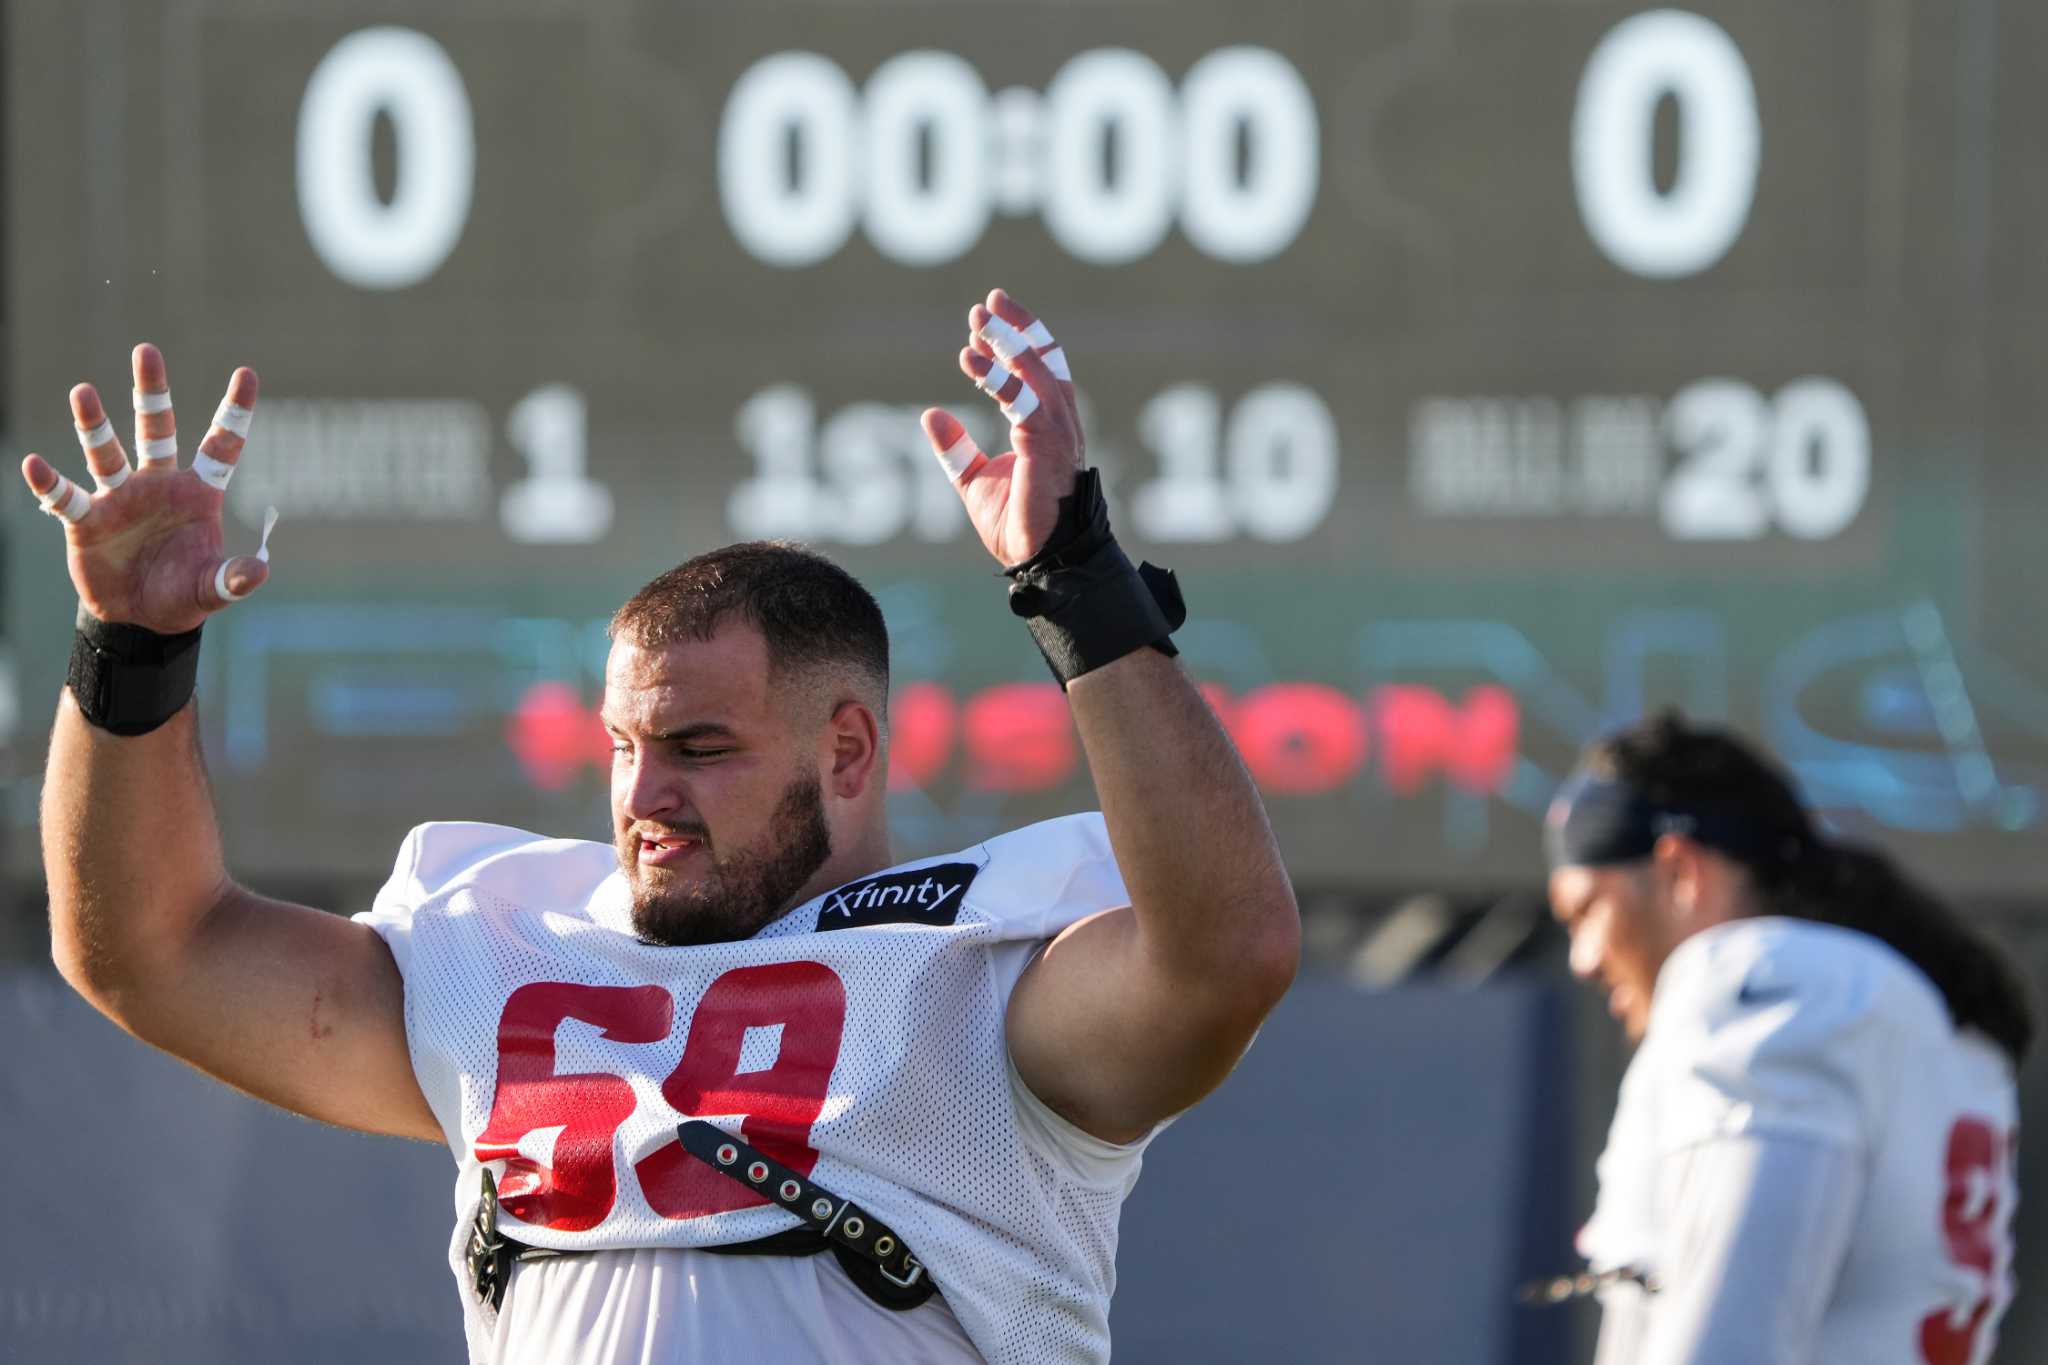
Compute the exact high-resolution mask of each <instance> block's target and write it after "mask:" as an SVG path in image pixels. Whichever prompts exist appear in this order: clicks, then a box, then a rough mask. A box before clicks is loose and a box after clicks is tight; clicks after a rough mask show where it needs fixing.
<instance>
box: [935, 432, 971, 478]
mask: <svg viewBox="0 0 2048 1365" xmlns="http://www.w3.org/2000/svg"><path fill="white" fill-rule="evenodd" d="M979 454H981V452H980V451H979V450H976V449H975V448H974V438H973V437H972V436H968V435H965V434H962V436H961V437H960V439H959V440H957V441H955V442H953V444H951V445H949V446H947V447H946V448H945V449H944V450H942V451H940V452H939V464H940V466H941V467H943V468H944V469H945V471H946V477H947V478H949V479H951V480H952V481H953V482H954V483H958V482H960V476H961V475H962V474H965V473H966V472H967V469H968V466H970V465H972V464H973V463H974V459H975V457H976V456H977V455H979Z"/></svg>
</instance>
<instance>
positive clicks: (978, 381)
mask: <svg viewBox="0 0 2048 1365" xmlns="http://www.w3.org/2000/svg"><path fill="white" fill-rule="evenodd" d="M975 358H976V359H977V360H979V359H980V357H979V356H977V357H975ZM983 363H984V364H986V363H987V362H985V361H984V362H983ZM1013 381H1014V382H1016V383H1018V384H1022V383H1023V382H1024V381H1023V380H1021V379H1018V378H1017V376H1016V375H1014V374H1011V373H1010V372H1009V371H1008V370H1006V369H1003V368H1002V367H1001V366H999V365H989V367H988V372H987V373H986V374H982V375H976V376H974V387H975V388H977V389H980V390H981V391H982V392H983V393H985V394H987V395H988V396H989V397H991V398H993V399H995V400H996V401H997V402H998V403H1000V402H1002V401H1003V390H1004V389H1007V388H1009V387H1010V385H1011V383H1012V382H1013Z"/></svg>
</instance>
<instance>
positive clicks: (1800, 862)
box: [1584, 711, 2034, 1066]
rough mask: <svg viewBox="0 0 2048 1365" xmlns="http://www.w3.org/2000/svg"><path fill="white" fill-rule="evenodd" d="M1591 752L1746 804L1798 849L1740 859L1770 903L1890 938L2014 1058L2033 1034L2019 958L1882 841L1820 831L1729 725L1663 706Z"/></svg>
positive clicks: (1692, 797)
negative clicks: (1879, 845) (1695, 719)
mask: <svg viewBox="0 0 2048 1365" xmlns="http://www.w3.org/2000/svg"><path fill="white" fill-rule="evenodd" d="M1584 762H1585V763H1586V765H1587V766H1589V767H1591V768H1592V769H1593V770H1594V771H1596V772H1598V773H1600V775H1602V776H1605V777H1612V778H1614V779H1616V780H1619V781H1621V782H1625V783H1627V784H1628V785H1629V786H1631V787H1634V788H1636V789H1637V790H1638V791H1640V792H1642V793H1643V794H1644V795H1645V796H1647V797H1649V798H1650V799H1651V800H1652V801H1657V802H1660V803H1671V804H1688V803H1691V804H1712V805H1716V806H1722V807H1725V808H1728V809H1739V810H1741V811H1743V812H1744V815H1745V817H1746V818H1752V819H1755V820H1756V821H1757V822H1758V823H1759V824H1760V825H1761V826H1762V827H1763V830H1762V832H1764V833H1767V834H1772V835H1782V836H1784V838H1783V840H1782V841H1776V840H1762V841H1759V846H1760V847H1780V846H1783V847H1796V848H1797V849H1798V850H1799V851H1798V854H1797V856H1793V857H1789V858H1771V859H1768V860H1756V861H1749V860H1742V861H1744V865H1745V866H1746V867H1747V868H1748V869H1749V871H1750V873H1751V876H1752V878H1753V879H1754V882H1755V885H1756V889H1757V895H1758V899H1759V901H1760V902H1761V904H1762V908H1763V912H1764V913H1765V914H1773V915H1790V916H1794V917H1796V918H1799V919H1807V920H1814V921H1816V922H1819V923H1823V924H1833V925H1838V926H1840V927H1842V928H1845V929H1854V930H1857V931H1858V932H1860V933H1864V934H1868V935H1869V936H1870V937H1872V938H1875V939H1878V940H1879V941H1881V942H1883V943H1885V944H1886V945H1888V946H1889V947H1890V948H1891V949H1892V950H1893V951H1895V952H1897V953H1898V954H1899V955H1900V956H1902V957H1904V958H1906V959H1907V960H1908V961H1910V962H1912V963H1913V965H1914V966H1916V967H1918V968H1919V969H1920V970H1921V971H1922V972H1923V973H1925V974H1926V976H1927V977H1928V979H1929V980H1931V981H1932V982H1933V983H1934V985H1935V987H1936V988H1937V989H1939V990H1940V992H1941V994H1942V995H1943V997H1944V998H1945V999H1946V1000H1947V1001H1948V1009H1949V1014H1950V1016H1951V1017H1952V1018H1953V1019H1954V1020H1955V1022H1956V1024H1957V1026H1958V1027H1962V1026H1969V1027H1973V1028H1976V1029H1978V1030H1980V1031H1982V1032H1983V1033H1984V1034H1985V1035H1987V1036H1988V1037H1990V1038H1991V1039H1992V1041H1994V1042H1996V1043H1997V1044H1998V1045H1999V1046H2000V1047H2001V1048H2003V1049H2004V1050H2005V1052H2006V1054H2007V1055H2008V1056H2010V1057H2011V1058H2012V1060H2013V1064H2014V1065H2015V1066H2017V1065H2018V1064H2019V1063H2020V1061H2021V1060H2022V1059H2024V1057H2025V1056H2026V1052H2027V1048H2028V1046H2029V1044H2030V1043H2031V1042H2032V1040H2033V1033H2034V1015H2033V1002H2032V1000H2031V998H2030V993H2029V991H2028V988H2027V983H2026V978H2025V976H2024V975H2023V974H2022V973H2021V972H2020V969H2019V967H2018V966H2017V965H2016V964H2015V963H2014V961H2013V959H2012V958H2011V956H2010V955H2009V954H2007V953H2006V952H2005V951H2004V950H2003V949H2001V948H2000V947H1999V946H1998V945H1997V944H1996V943H1994V942H1993V941H1992V940H1991V939H1990V938H1989V937H1987V936H1986V935H1984V934H1983V933H1982V932H1980V931H1979V930H1978V929H1977V928H1976V927H1975V926H1973V925H1972V924H1970V923H1969V922H1968V921H1966V920H1965V919H1964V918H1963V916H1962V915H1961V914H1960V913H1959V912H1958V911H1956V910H1955V909H1954V908H1953V907H1951V906H1950V905H1948V904H1947V903H1946V902H1944V901H1943V900H1942V899H1941V898H1940V897H1938V896H1936V895H1935V894H1934V893H1933V892H1931V891H1929V890H1927V889H1926V888H1925V887H1923V886H1921V885H1920V884H1919V883H1918V882H1916V881H1914V880H1913V879H1912V878H1911V877H1910V876H1908V875H1907V874H1906V872H1905V871H1904V870H1903V869H1902V868H1900V867H1899V865H1898V864H1897V863H1896V862H1894V861H1893V860H1892V859H1891V858H1890V857H1889V856H1887V855H1886V854H1884V853H1883V852H1881V851H1879V850H1877V849H1875V848H1868V847H1865V846H1862V845H1858V844H1851V843H1845V842H1842V841H1840V840H1834V839H1829V838H1826V837H1824V836H1823V835H1822V834H1821V833H1820V832H1819V831H1818V830H1817V829H1816V828H1815V826H1814V823H1813V820H1812V818H1811V817H1810V816H1809V815H1808V814H1807V811H1806V807H1805V805H1804V803H1802V802H1801V801H1800V799H1799V796H1798V793H1797V792H1796V791H1795V790H1794V788H1793V785H1792V781H1791V779H1790V778H1789V777H1788V776H1787V775H1786V774H1785V772H1784V771H1783V770H1782V769H1781V768H1779V767H1778V765H1777V764H1775V763H1774V762H1772V761H1771V760H1770V759H1768V758H1766V757H1765V756H1764V755H1763V754H1762V753H1760V752H1759V751H1757V750H1756V749H1754V748H1752V747H1751V746H1749V745H1748V744H1745V743H1744V742H1743V741H1742V740H1740V739H1738V738H1737V737H1736V736H1735V735H1734V734H1732V733H1730V732H1729V731H1726V730H1722V729H1717V728H1715V727H1712V726H1704V725H1694V724H1691V723H1689V722H1688V721H1687V720H1686V719H1685V718H1684V717H1683V716H1682V715H1680V714H1679V713H1677V712H1675V711H1664V712H1660V713H1658V714H1657V715H1654V716H1651V717H1650V718H1649V719H1647V720H1644V721H1642V722H1641V723H1639V724H1637V725H1635V726H1632V727H1630V728H1629V729H1626V730H1623V731H1621V732H1619V733H1617V734H1613V735H1609V736H1608V737H1606V738H1605V739H1602V740H1599V741H1597V742H1596V743H1594V744H1593V745H1592V746H1591V747H1590V748H1589V749H1588V750H1587V751H1586V756H1585V759H1584Z"/></svg>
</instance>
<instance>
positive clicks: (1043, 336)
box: [1024, 318, 1052, 351]
mask: <svg viewBox="0 0 2048 1365" xmlns="http://www.w3.org/2000/svg"><path fill="white" fill-rule="evenodd" d="M1024 339H1025V340H1026V341H1028V342H1030V343H1031V348H1032V349H1033V350H1036V351H1042V350H1044V349H1045V348H1046V347H1048V346H1050V345H1052V328H1050V327H1048V326H1046V325H1045V322H1044V320H1043V319H1036V318H1034V319H1033V320H1032V323H1031V325H1030V326H1029V327H1026V328H1025V329H1024Z"/></svg>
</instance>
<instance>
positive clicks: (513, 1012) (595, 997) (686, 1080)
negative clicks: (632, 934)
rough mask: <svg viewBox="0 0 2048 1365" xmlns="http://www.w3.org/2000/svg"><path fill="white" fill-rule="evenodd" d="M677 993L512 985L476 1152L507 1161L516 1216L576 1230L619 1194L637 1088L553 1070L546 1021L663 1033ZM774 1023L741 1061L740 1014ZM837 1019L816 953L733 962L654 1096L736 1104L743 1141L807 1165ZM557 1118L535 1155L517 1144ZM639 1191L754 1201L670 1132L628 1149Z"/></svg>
mask: <svg viewBox="0 0 2048 1365" xmlns="http://www.w3.org/2000/svg"><path fill="white" fill-rule="evenodd" d="M674 1015H675V1000H674V998H673V997H672V996H670V994H669V993H668V991H666V990H664V989H663V988H662V987H660V986H580V985H576V984H573V983H571V982H566V981H540V982H534V983H533V984H531V985H526V986H521V987H520V988H519V989H518V990H516V991H514V992H512V995H511V997H510V998H509V999H507V1000H506V1001H505V1010H504V1013H503V1014H502V1015H501V1016H500V1017H499V1020H498V1085H497V1093H496V1096H495V1098H494V1099H493V1102H492V1105H491V1116H490V1121H489V1122H488V1123H486V1124H485V1125H484V1130H483V1132H481V1133H479V1134H478V1135H477V1139H476V1147H475V1153H476V1159H477V1160H478V1161H503V1162H505V1175H504V1178H503V1179H502V1180H500V1181H499V1182H498V1190H499V1201H500V1203H501V1205H502V1206H503V1208H504V1210H505V1211H506V1212H507V1213H509V1214H511V1215H512V1216H513V1217H515V1218H517V1219H519V1220H520V1221H521V1222H523V1223H527V1224H530V1225H532V1226H535V1227H548V1228H554V1229H557V1230H558V1231H562V1232H582V1231H585V1230H586V1229H589V1228H594V1227H596V1226H597V1225H598V1224H599V1223H602V1222H603V1221H604V1220H605V1216H606V1215H607V1214H609V1213H610V1212H611V1210H612V1205H613V1204H614V1203H615V1202H616V1200H617V1197H618V1175H617V1171H616V1168H615V1164H614V1162H613V1160H612V1139H613V1137H614V1135H615V1134H617V1132H618V1130H619V1125H620V1124H622V1123H624V1122H625V1121H626V1120H627V1118H629V1117H630V1116H631V1115H632V1113H633V1110H634V1108H635V1107H636V1105H637V1103H638V1101H637V1100H636V1099H635V1098H634V1095H633V1087H632V1086H631V1085H630V1084H628V1083H627V1081H626V1080H625V1078H623V1077H620V1076H614V1075H609V1074H606V1073H603V1072H579V1073H574V1074H571V1075H567V1076H558V1075H556V1074H555V1030H556V1029H557V1028H559V1027H560V1026H561V1024H562V1022H563V1021H564V1020H568V1019H577V1020H581V1021H582V1022H583V1023H586V1024H592V1025H595V1026H596V1027H597V1028H599V1029H600V1030H602V1034H601V1036H602V1037H604V1038H607V1039H610V1040H611V1041H614V1042H620V1043H658V1042H660V1041H662V1040H663V1039H665V1038H667V1037H668V1036H669V1030H670V1026H671V1023H672V1021H673V1019H674ZM778 1025H779V1026H780V1027H781V1030H782V1048H781V1053H780V1055H779V1056H778V1057H777V1058H776V1060H775V1063H774V1065H773V1066H770V1067H768V1068H766V1069H765V1070H760V1071H747V1072H742V1071H741V1070H740V1053H741V1047H742V1044H743V1043H744V1041H745V1039H746V1033H747V1030H748V1029H750V1028H773V1027H776V1026H778ZM845 1026H846V987H845V985H844V984H843V983H842V982H841V981H840V979H839V977H838V974H837V973H835V972H833V970H832V969H831V968H829V967H827V966H825V965H824V964H823V963H819V962H776V963H770V964H768V965H766V966H761V967H739V968H735V969H734V970H732V971H729V972H727V973H725V974H724V975H723V976H721V977H719V978H718V979H717V980H715V981H713V982H712V983H711V985H710V987H709V988H708V989H706V990H705V992H704V998H703V999H702V1000H701V1001H699V1002H698V1004H697V1009H696V1013H695V1015H694V1016H693V1017H692V1018H691V1021H690V1031H689V1034H688V1036H687V1037H686V1038H685V1039H684V1040H683V1055H682V1060H681V1061H679V1062H678V1063H677V1064H676V1069H675V1070H674V1071H673V1072H671V1073H670V1075H669V1077H668V1079H667V1080H665V1081H663V1082H662V1084H661V1093H662V1097H663V1098H664V1099H666V1100H667V1101H668V1102H669V1104H671V1105H673V1106H674V1107H675V1110H676V1112H677V1113H679V1114H681V1115H683V1116H685V1117H688V1118H711V1117H716V1116H719V1115H730V1114H743V1115H745V1116H746V1117H745V1120H744V1122H742V1124H741V1125H740V1134H741V1136H742V1137H744V1138H745V1139H746V1140H747V1141H748V1142H751V1143H752V1144H753V1145H754V1146H756V1147H759V1148H760V1149H761V1150H762V1151H763V1152H765V1153H767V1154H768V1155H769V1156H771V1157H774V1158H775V1159H776V1160H778V1161H781V1162H783V1163H784V1164H785V1165H788V1166H790V1167H793V1168H794V1169H795V1170H797V1171H798V1172H800V1173H801V1174H804V1175H809V1174H810V1173H811V1168H812V1167H813V1166H815V1165H816V1164H817V1161H818V1154H817V1152H816V1151H814V1150H812V1148H811V1146H810V1136H811V1125H812V1124H814V1123H816V1122H817V1121H818V1115H819V1114H820V1113H821V1112H822V1111H823V1109H824V1107H825V1092H826V1089H827V1087H828V1086H829V1085H830V1084H831V1080H832V1068H833V1067H834V1066H835V1065H837V1063H838V1061H839V1043H840V1038H841V1036H842V1034H843V1033H844V1031H845ZM548 1128H555V1129H559V1130H560V1131H559V1133H558V1135H557V1136H556V1138H555V1143H554V1156H553V1159H552V1161H551V1162H549V1163H548V1164H546V1165H543V1164H541V1163H540V1162H537V1161H535V1160H533V1159H532V1158H531V1157H529V1156H527V1155H524V1154H522V1153H521V1152H520V1150H519V1144H520V1141H521V1140H522V1139H524V1138H525V1137H526V1136H527V1135H528V1134H530V1133H533V1132H535V1131H536V1130H540V1129H548ZM633 1173H634V1175H635V1177H636V1178H637V1179H638V1180H639V1182H640V1189H641V1192H642V1193H644V1194H645V1195H646V1197H647V1202H648V1204H649V1205H650V1206H651V1207H652V1208H653V1209H654V1211H655V1212H656V1213H659V1214H660V1215H661V1216H662V1217H664V1218H701V1217H704V1216H705V1215H706V1214H713V1213H725V1212H727V1211H729V1210H732V1209H742V1208H747V1207H750V1206H752V1205H755V1204H765V1203H767V1202H768V1200H767V1198H766V1197H765V1196H763V1195H761V1194H758V1193H756V1192H755V1191H753V1190H749V1189H747V1188H746V1187H745V1186H743V1185H740V1184H738V1183H736V1182H734V1181H732V1180H729V1179H726V1178H725V1177H724V1176H721V1175H720V1174H718V1173H717V1172H715V1171H713V1170H711V1169H710V1168H709V1167H707V1166H705V1165H704V1164H703V1163H701V1162H699V1161H696V1160H694V1159H693V1158H691V1157H690V1156H689V1155H688V1154H686V1153H685V1152H684V1151H683V1149H682V1146H681V1145H680V1144H679V1143H675V1142H670V1143H667V1144H666V1145H664V1146H662V1147H660V1148H658V1149H656V1150H655V1151H654V1152H652V1153H650V1154H649V1155H648V1156H646V1157H644V1158H643V1159H641V1160H640V1161H639V1162H637V1163H635V1165H634V1168H633Z"/></svg>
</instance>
